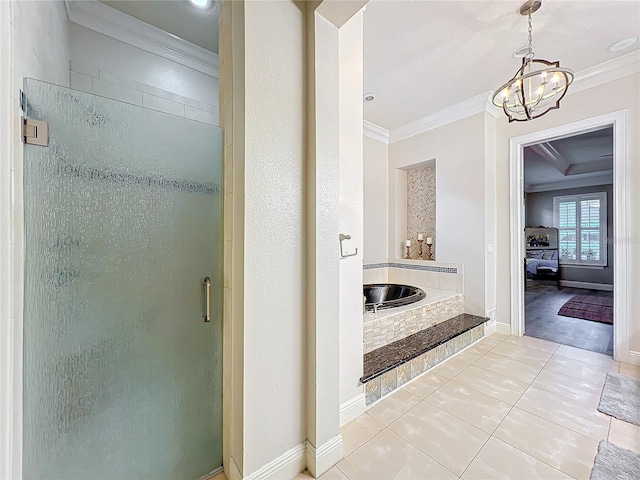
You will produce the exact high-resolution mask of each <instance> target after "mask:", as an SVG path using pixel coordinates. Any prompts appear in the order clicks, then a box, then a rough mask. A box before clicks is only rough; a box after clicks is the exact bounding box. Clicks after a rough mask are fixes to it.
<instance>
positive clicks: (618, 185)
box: [509, 110, 631, 363]
mask: <svg viewBox="0 0 640 480" xmlns="http://www.w3.org/2000/svg"><path fill="white" fill-rule="evenodd" d="M627 117H628V112H627V110H620V111H617V112H612V113H607V114H604V115H599V116H597V117H592V118H588V119H585V120H580V121H577V122H572V123H568V124H565V125H560V126H557V127H553V128H548V129H545V130H539V131H536V132H532V133H529V134H526V135H521V136H518V137H512V138H511V139H510V140H509V151H510V155H509V175H510V182H509V197H510V205H511V208H510V213H509V216H510V225H511V228H510V244H511V256H510V262H511V318H512V321H511V334H512V335H516V336H518V337H521V336H522V335H524V330H525V316H524V265H523V262H522V259H523V258H524V241H523V236H522V235H523V233H522V232H524V225H523V218H522V211H523V208H524V147H526V146H528V145H532V144H535V143H538V142H541V141H545V140H546V141H548V140H557V139H559V138H564V137H569V136H573V135H578V134H581V133H587V132H591V131H594V130H599V129H601V128H603V127H608V126H612V127H613V185H614V188H613V239H614V245H615V249H614V253H613V257H614V258H613V268H614V277H613V292H614V294H613V302H614V303H613V305H614V306H613V314H614V321H613V325H614V327H613V336H614V341H613V356H614V359H615V360H617V361H622V362H627V363H628V362H629V360H630V354H629V315H630V313H631V306H630V299H629V296H628V288H627V286H628V285H629V284H630V282H631V270H630V269H629V267H628V265H629V262H628V260H629V242H628V241H627V239H628V238H629V234H630V231H629V211H628V208H625V205H629V194H630V185H629V175H628V168H629V151H628V145H627V128H628V119H627Z"/></svg>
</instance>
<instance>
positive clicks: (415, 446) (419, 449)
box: [385, 400, 460, 478]
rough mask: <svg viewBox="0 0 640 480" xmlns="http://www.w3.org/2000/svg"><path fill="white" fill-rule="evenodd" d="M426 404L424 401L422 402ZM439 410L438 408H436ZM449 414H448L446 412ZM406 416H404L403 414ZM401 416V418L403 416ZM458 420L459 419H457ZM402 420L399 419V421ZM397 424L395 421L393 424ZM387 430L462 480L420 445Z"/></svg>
mask: <svg viewBox="0 0 640 480" xmlns="http://www.w3.org/2000/svg"><path fill="white" fill-rule="evenodd" d="M422 401H423V402H424V400H422ZM436 408H438V407H436ZM443 411H444V410H443ZM445 413H448V412H445ZM403 415H404V414H403ZM403 415H401V416H403ZM456 418H457V417H456ZM399 419H400V418H399V417H398V419H396V420H399ZM392 423H395V420H394V421H393V422H392ZM389 426H391V424H389ZM385 429H389V431H390V432H391V433H393V434H394V435H396V436H397V437H398V438H400V439H402V440H404V441H405V442H407V443H408V444H409V445H411V446H412V447H413V448H415V449H417V450H418V451H419V452H421V453H422V454H423V455H426V456H427V457H429V458H430V459H431V460H433V461H434V462H436V463H437V464H438V465H440V466H441V467H442V468H444V469H445V470H446V471H447V472H450V473H451V474H452V475H456V476H457V477H458V478H460V475H457V474H456V473H455V472H452V471H451V469H449V468H447V467H446V466H444V465H443V464H442V463H440V462H439V461H438V460H436V459H435V458H433V457H432V456H431V455H429V454H428V453H427V452H425V451H424V450H422V449H421V448H420V447H419V446H418V445H414V443H413V442H412V441H411V440H409V439H407V438H404V437H403V436H402V435H400V434H399V433H396V432H394V431H393V430H391V429H390V428H389V427H385Z"/></svg>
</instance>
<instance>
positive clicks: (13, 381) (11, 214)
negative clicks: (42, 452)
mask: <svg viewBox="0 0 640 480" xmlns="http://www.w3.org/2000/svg"><path fill="white" fill-rule="evenodd" d="M13 45H14V39H13V5H12V2H6V1H0V272H1V274H0V478H22V308H20V304H21V298H20V296H21V294H22V289H21V288H20V282H21V281H22V275H21V273H22V272H21V270H20V268H19V266H20V262H21V259H22V244H21V232H19V231H18V230H17V229H18V228H21V225H22V222H21V219H22V215H23V212H22V189H21V188H20V187H21V181H22V176H21V172H20V171H19V170H18V165H19V162H18V158H17V156H18V155H20V154H21V152H18V151H16V146H15V145H16V143H18V142H19V141H20V140H19V139H18V136H17V134H18V132H17V130H16V129H17V126H18V125H17V124H18V118H19V117H20V110H19V106H18V98H17V97H18V95H17V93H18V89H17V86H16V85H15V79H14V67H13V55H14V49H13Z"/></svg>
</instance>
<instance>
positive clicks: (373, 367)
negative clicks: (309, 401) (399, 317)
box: [360, 313, 489, 383]
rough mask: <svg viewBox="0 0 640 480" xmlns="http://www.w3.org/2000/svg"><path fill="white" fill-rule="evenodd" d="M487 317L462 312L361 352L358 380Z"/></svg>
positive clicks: (415, 353)
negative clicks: (360, 372) (359, 376)
mask: <svg viewBox="0 0 640 480" xmlns="http://www.w3.org/2000/svg"><path fill="white" fill-rule="evenodd" d="M488 320H489V319H488V318H487V317H479V316H477V315H471V314H469V313H463V314H462V315H457V316H455V317H453V318H450V319H449V320H445V321H444V322H442V323H438V324H437V325H434V326H432V327H429V328H426V329H424V330H422V331H420V332H418V333H414V334H413V335H409V336H408V337H405V338H402V339H400V340H396V341H395V342H393V343H390V344H388V345H385V346H383V347H380V348H376V349H375V350H373V351H371V352H369V353H366V354H365V355H364V369H363V373H364V375H363V376H362V378H361V379H360V382H362V383H366V382H368V381H369V380H371V379H373V378H376V377H379V376H380V375H382V374H383V373H385V372H388V371H389V370H392V369H394V368H395V367H397V366H399V365H402V364H403V363H406V362H408V361H410V360H411V359H412V358H415V357H418V356H420V355H422V354H423V353H425V352H428V351H429V350H432V349H434V348H436V347H437V346H438V345H442V344H443V343H445V342H448V341H449V340H451V339H452V338H455V337H457V336H458V335H462V334H463V333H465V332H467V331H469V330H471V329H472V328H475V327H477V326H478V325H480V324H482V323H484V322H487V321H488Z"/></svg>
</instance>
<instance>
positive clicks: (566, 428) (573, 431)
mask: <svg viewBox="0 0 640 480" xmlns="http://www.w3.org/2000/svg"><path fill="white" fill-rule="evenodd" d="M513 408H517V409H518V410H521V411H523V412H525V413H528V414H529V415H533V416H534V417H538V418H540V419H542V420H545V421H547V422H549V423H553V424H554V425H556V426H558V427H560V428H564V429H565V430H569V431H570V432H572V433H575V434H577V435H580V436H582V437H585V438H586V439H588V440H591V441H593V442H598V440H595V439H593V438H591V437H589V436H587V435H585V434H584V433H580V432H576V431H575V430H572V429H571V428H569V427H565V426H564V425H559V424H557V423H556V422H554V421H551V420H549V419H548V418H544V417H541V416H540V415H536V414H535V413H531V412H528V411H527V410H523V409H522V408H520V407H516V406H515V405H514V407H513ZM509 413H511V412H509ZM507 415H508V414H507ZM505 418H507V417H505ZM492 436H493V435H492ZM496 438H497V439H498V440H501V439H500V438H498V437H496ZM501 441H503V442H504V443H506V444H507V445H509V446H510V447H513V448H515V449H518V450H520V449H519V448H518V447H516V446H515V445H511V444H510V443H508V442H506V441H505V440H501ZM521 451H523V450H521ZM524 453H527V452H524ZM527 455H529V456H531V457H533V458H535V459H536V460H539V461H540V462H542V463H547V462H545V461H544V460H542V459H540V458H538V457H536V456H535V455H533V454H531V453H527ZM547 465H549V466H550V467H553V468H555V469H556V470H559V471H561V472H562V473H564V474H565V475H568V476H569V477H571V474H569V473H567V472H565V471H564V470H562V469H560V468H559V467H554V466H553V465H550V464H548V463H547ZM571 478H574V477H571Z"/></svg>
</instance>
